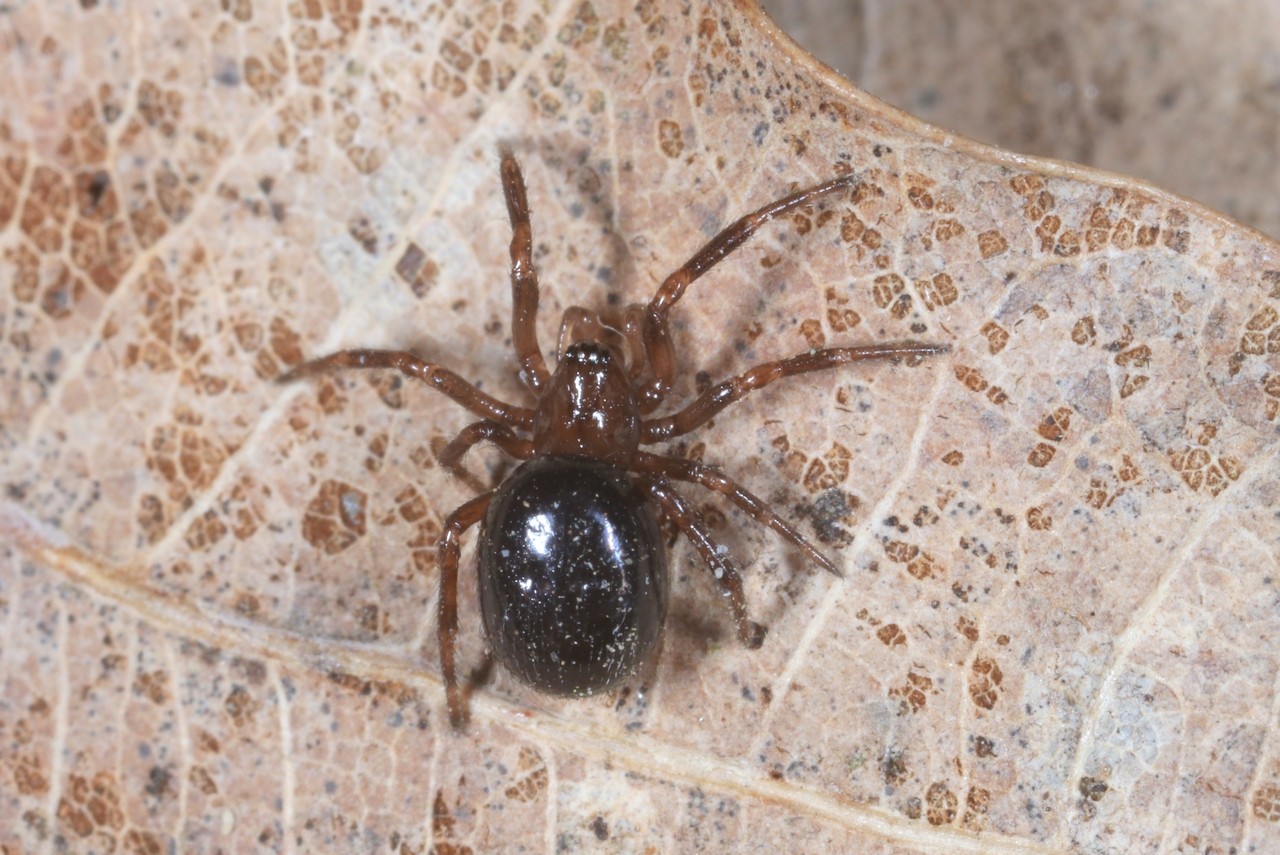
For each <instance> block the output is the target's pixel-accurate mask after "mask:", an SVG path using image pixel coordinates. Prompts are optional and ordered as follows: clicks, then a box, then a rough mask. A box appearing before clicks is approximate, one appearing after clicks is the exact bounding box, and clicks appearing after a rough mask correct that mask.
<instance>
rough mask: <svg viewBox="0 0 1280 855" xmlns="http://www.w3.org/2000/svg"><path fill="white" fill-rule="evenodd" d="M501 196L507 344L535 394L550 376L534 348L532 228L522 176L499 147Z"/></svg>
mask: <svg viewBox="0 0 1280 855" xmlns="http://www.w3.org/2000/svg"><path fill="white" fill-rule="evenodd" d="M498 151H499V154H501V155H502V194H503V196H505V197H506V200H507V216H508V217H510V219H511V342H512V344H513V346H514V347H515V351H516V358H517V359H519V360H520V379H521V381H523V382H524V384H525V385H526V386H528V387H529V391H531V392H533V393H534V394H535V395H536V394H537V393H538V392H540V391H541V390H542V387H543V386H545V385H547V381H548V380H549V379H550V377H551V375H550V374H549V373H548V372H547V363H546V360H545V359H543V357H542V349H541V348H539V347H538V324H537V321H538V271H537V270H535V269H534V267H533V227H532V225H530V223H529V199H528V197H527V196H526V195H525V192H524V176H523V175H521V174H520V163H519V161H517V160H516V156H515V155H514V154H512V153H511V149H509V148H507V147H506V146H502V147H501V148H500V149H499V150H498Z"/></svg>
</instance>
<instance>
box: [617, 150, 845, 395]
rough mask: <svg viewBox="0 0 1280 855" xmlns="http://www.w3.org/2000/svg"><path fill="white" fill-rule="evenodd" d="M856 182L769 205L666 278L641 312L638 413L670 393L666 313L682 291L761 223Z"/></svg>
mask: <svg viewBox="0 0 1280 855" xmlns="http://www.w3.org/2000/svg"><path fill="white" fill-rule="evenodd" d="M857 180H858V179H857V177H856V176H854V175H841V176H840V177H839V178H833V179H831V180H830V181H824V182H823V183H822V184H818V185H817V186H814V187H810V188H808V189H806V190H800V191H798V192H796V193H792V194H791V195H790V196H784V197H783V198H781V199H778V200H777V201H775V202H770V203H769V204H768V205H765V206H764V207H763V208H761V209H759V210H758V211H753V212H752V213H750V214H747V215H746V216H745V217H743V218H742V219H740V220H738V221H737V222H736V223H734V224H733V225H731V226H729V227H728V228H726V229H725V230H724V231H722V232H720V234H718V235H716V236H715V237H713V238H712V239H711V240H710V242H708V243H707V245H706V246H704V247H703V248H702V249H700V250H698V251H697V253H695V254H694V256H693V257H692V258H690V259H689V260H688V261H686V262H685V263H684V265H683V266H682V267H681V268H680V269H679V270H677V271H676V272H675V273H672V274H671V275H670V276H668V277H667V279H666V281H665V282H663V283H662V287H660V288H659V289H658V293H657V294H655V295H654V296H653V299H652V300H650V301H649V306H648V308H647V309H645V324H644V341H645V352H646V353H647V354H648V357H649V365H650V367H651V369H652V371H653V379H652V380H650V381H649V382H648V383H647V384H645V386H644V388H643V389H642V390H641V392H640V411H641V412H644V413H649V412H652V411H653V409H654V408H655V407H657V406H658V404H660V403H662V399H663V397H664V396H665V395H666V394H667V392H668V391H669V390H670V389H671V384H672V382H674V380H675V373H676V353H675V348H674V346H673V345H672V344H671V334H670V331H669V330H668V329H667V313H668V312H670V311H671V307H672V306H674V305H675V304H676V302H677V301H678V300H679V299H680V298H681V297H682V296H684V291H685V289H686V288H688V287H689V285H691V284H692V283H693V281H694V280H695V279H697V278H698V277H699V276H701V275H702V274H704V273H706V272H707V271H708V270H710V269H711V268H712V267H715V266H716V265H717V264H719V263H720V261H722V260H723V259H724V258H725V256H727V255H728V254H729V253H731V252H733V251H734V250H735V249H737V248H738V247H740V246H742V244H744V243H746V241H747V239H748V238H750V237H751V236H752V235H753V234H755V232H756V229H758V228H760V227H761V226H762V225H764V224H765V223H767V222H769V221H770V220H772V219H774V218H775V217H780V216H782V215H783V214H785V213H787V212H788V211H792V210H794V209H796V208H799V207H801V206H802V205H807V204H809V203H810V202H812V201H813V200H815V199H818V198H820V197H822V196H825V195H827V194H828V193H834V192H835V191H837V190H842V189H844V188H846V187H849V186H850V185H852V184H854V183H856V182H857Z"/></svg>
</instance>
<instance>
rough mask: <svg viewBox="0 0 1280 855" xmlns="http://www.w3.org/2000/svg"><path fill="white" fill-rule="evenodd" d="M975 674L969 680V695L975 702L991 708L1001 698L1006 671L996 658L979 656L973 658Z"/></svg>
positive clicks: (980, 705)
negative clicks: (1002, 669)
mask: <svg viewBox="0 0 1280 855" xmlns="http://www.w3.org/2000/svg"><path fill="white" fill-rule="evenodd" d="M972 674H973V676H972V677H971V678H970V680H969V697H970V699H972V700H973V702H974V704H976V705H977V706H979V707H982V708H983V709H984V710H989V709H991V708H992V707H994V706H995V705H996V701H997V700H999V698H1000V684H1001V683H1003V682H1004V672H1003V671H1001V670H1000V666H999V665H997V664H996V661H995V660H994V659H990V658H987V657H985V656H979V657H978V658H977V659H975V660H973V668H972Z"/></svg>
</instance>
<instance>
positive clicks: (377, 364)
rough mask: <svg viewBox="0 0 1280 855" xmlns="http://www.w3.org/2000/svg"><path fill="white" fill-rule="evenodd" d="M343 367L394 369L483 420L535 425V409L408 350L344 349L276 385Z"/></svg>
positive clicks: (515, 425) (525, 426) (284, 376)
mask: <svg viewBox="0 0 1280 855" xmlns="http://www.w3.org/2000/svg"><path fill="white" fill-rule="evenodd" d="M343 368H394V369H395V370H397V371H399V372H400V373H401V374H404V375H406V376H408V377H414V378H416V379H418V380H421V381H422V382H423V383H426V384H427V385H428V386H430V387H431V388H433V389H435V390H436V391H438V392H443V393H444V394H446V395H448V396H449V397H450V398H452V399H453V400H455V401H457V402H458V403H459V404H461V405H462V406H464V407H466V408H467V409H468V410H470V411H471V412H473V413H475V414H476V415H477V416H480V417H481V418H484V419H488V420H490V421H495V422H501V423H502V424H504V425H507V426H508V427H511V428H522V429H525V430H528V429H529V428H530V427H531V426H532V425H533V411H532V410H529V409H526V408H525V407H515V406H512V405H511V404H506V403H503V402H502V401H499V400H498V399H497V398H491V397H490V396H488V395H486V394H485V393H484V392H481V391H480V390H479V389H477V388H476V387H475V386H472V385H471V384H470V383H468V382H467V381H466V380H463V379H462V378H461V377H459V376H458V375H457V374H454V373H453V372H452V371H450V370H449V369H447V368H441V367H440V366H439V365H435V364H434V363H431V362H427V361H426V360H425V359H420V358H419V357H417V356H414V355H413V354H412V353H409V352H408V351H407V350H365V349H360V350H340V351H338V352H337V353H331V354H329V355H328V356H322V357H320V358H319V359H313V360H311V361H310V362H304V363H302V364H301V365H299V366H297V367H295V368H294V369H293V370H292V371H289V372H288V373H285V374H282V375H280V376H279V377H277V378H276V382H277V383H292V382H293V381H294V380H301V379H302V378H304V377H311V376H313V375H316V374H326V373H328V372H330V371H337V370H340V369H343Z"/></svg>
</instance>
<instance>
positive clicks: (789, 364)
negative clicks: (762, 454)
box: [640, 341, 951, 443]
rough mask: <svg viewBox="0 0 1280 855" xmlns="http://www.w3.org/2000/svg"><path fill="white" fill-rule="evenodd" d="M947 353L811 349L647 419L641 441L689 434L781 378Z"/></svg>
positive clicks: (938, 348)
mask: <svg viewBox="0 0 1280 855" xmlns="http://www.w3.org/2000/svg"><path fill="white" fill-rule="evenodd" d="M949 350H951V347H950V345H946V344H921V343H920V342H915V341H903V342H896V343H892V344H870V345H865V346H862V347H829V348H824V349H823V350H811V351H808V352H807V353H801V354H797V355H796V356H792V357H789V358H787V359H779V360H777V361H775V362H765V363H763V364H761V365H757V366H756V367H754V368H752V369H750V370H748V371H745V372H743V373H742V374H739V375H738V376H736V377H730V378H729V379H728V380H725V381H722V382H720V383H717V384H716V385H714V386H712V387H711V388H710V389H708V390H707V391H705V392H703V393H702V394H701V395H699V396H698V397H697V398H696V399H695V400H694V401H693V403H691V404H689V405H688V406H687V407H685V408H684V409H683V410H680V411H679V412H677V413H674V414H672V415H669V416H664V417H662V418H654V419H646V420H645V421H644V422H643V423H642V424H641V432H640V441H641V442H644V443H650V442H661V441H662V440H664V439H671V438H672V437H675V436H680V435H681V434H685V433H688V432H689V431H691V430H693V429H694V428H696V427H698V426H700V425H703V424H705V423H706V422H707V421H709V420H710V419H711V418H713V417H714V416H715V415H716V414H717V413H719V412H720V411H721V410H723V409H724V408H725V407H727V406H729V405H730V404H732V403H734V402H735V401H740V400H742V399H743V398H745V397H746V396H747V395H749V394H750V393H752V392H754V391H756V390H757V389H763V388H764V387H765V386H768V385H769V384H770V383H773V382H775V381H777V380H781V379H782V378H783V377H792V376H795V375H796V374H808V373H809V372H811V371H826V370H828V369H831V368H838V367H839V366H841V365H848V364H849V363H851V362H864V361H866V360H872V359H902V358H904V357H923V356H936V355H938V354H941V353H946V352H948V351H949Z"/></svg>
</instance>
